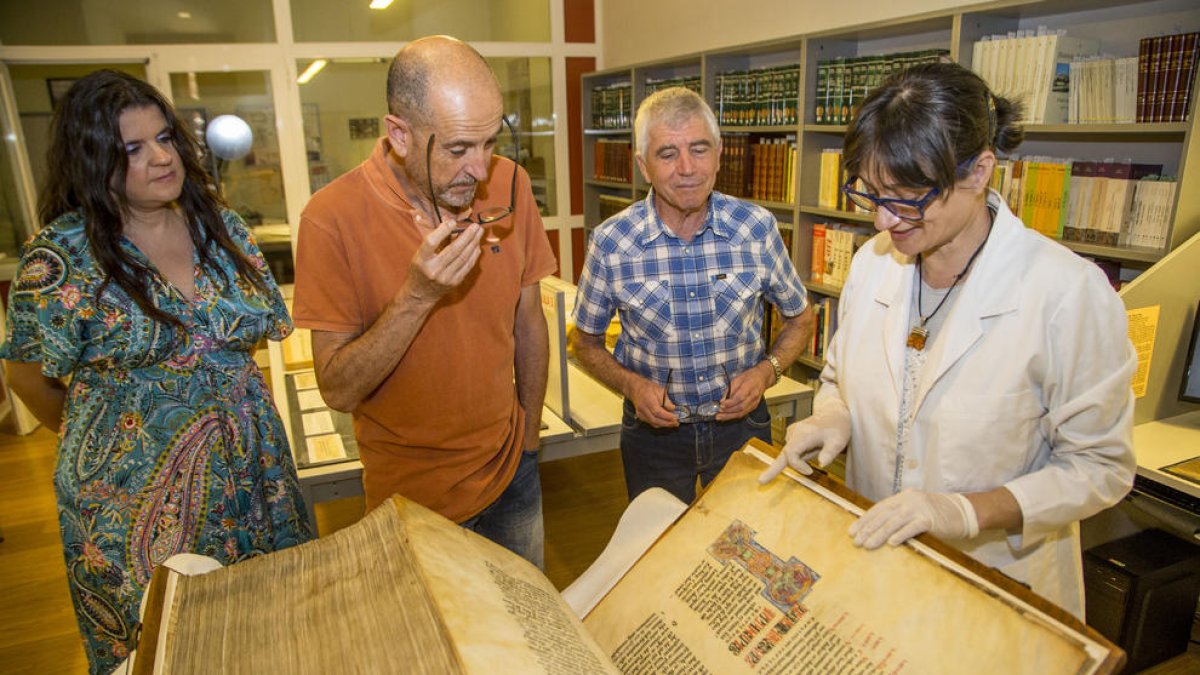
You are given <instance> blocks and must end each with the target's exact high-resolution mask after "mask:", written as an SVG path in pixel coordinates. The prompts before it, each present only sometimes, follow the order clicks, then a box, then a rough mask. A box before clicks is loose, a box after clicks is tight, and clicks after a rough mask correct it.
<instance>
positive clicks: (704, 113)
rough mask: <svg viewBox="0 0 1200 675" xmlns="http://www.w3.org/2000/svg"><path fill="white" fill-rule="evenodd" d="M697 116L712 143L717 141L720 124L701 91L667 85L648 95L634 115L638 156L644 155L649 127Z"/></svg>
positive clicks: (672, 126) (719, 136)
mask: <svg viewBox="0 0 1200 675" xmlns="http://www.w3.org/2000/svg"><path fill="white" fill-rule="evenodd" d="M696 117H699V118H700V119H702V120H704V125H705V126H707V127H708V133H709V134H710V135H712V140H713V143H714V144H718V143H720V142H721V127H720V125H718V124H717V116H716V115H714V114H713V111H712V108H710V107H708V103H707V102H706V101H705V100H704V98H703V97H701V96H700V94H697V93H696V92H694V91H692V90H691V89H688V88H687V87H667V88H666V89H659V90H658V91H656V92H654V93H653V94H651V95H650V96H647V97H646V100H644V101H642V104H641V105H639V106H638V109H637V115H636V116H635V117H634V119H633V131H634V135H635V136H636V137H637V155H638V157H642V158H643V159H644V158H645V157H646V146H647V145H648V144H649V143H650V127H652V126H656V125H658V124H666V125H667V126H668V127H670V128H672V129H673V128H676V127H678V126H681V125H682V124H683V123H685V122H687V121H688V120H690V119H694V118H696Z"/></svg>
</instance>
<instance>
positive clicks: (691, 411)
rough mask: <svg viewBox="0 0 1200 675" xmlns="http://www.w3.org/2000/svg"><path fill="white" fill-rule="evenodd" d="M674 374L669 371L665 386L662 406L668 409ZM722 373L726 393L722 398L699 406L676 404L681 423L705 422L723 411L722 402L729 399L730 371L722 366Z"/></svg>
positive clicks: (676, 413)
mask: <svg viewBox="0 0 1200 675" xmlns="http://www.w3.org/2000/svg"><path fill="white" fill-rule="evenodd" d="M674 372H675V371H674V369H668V370H667V383H666V384H664V385H663V400H662V406H663V407H664V408H665V407H667V401H669V400H670V398H669V397H668V395H667V392H668V391H670V389H671V375H672V374H673V373H674ZM721 373H722V374H724V376H725V393H723V394H721V398H720V399H719V400H716V401H705V402H704V403H701V404H700V405H697V406H689V405H683V404H681V403H676V404H675V416H676V417H677V418H679V421H680V422H704V421H707V420H711V419H713V418H714V417H716V416H717V413H718V412H720V411H721V401H724V400H725V399H727V398H729V387H730V382H729V370H728V369H727V368H726V367H725V364H721Z"/></svg>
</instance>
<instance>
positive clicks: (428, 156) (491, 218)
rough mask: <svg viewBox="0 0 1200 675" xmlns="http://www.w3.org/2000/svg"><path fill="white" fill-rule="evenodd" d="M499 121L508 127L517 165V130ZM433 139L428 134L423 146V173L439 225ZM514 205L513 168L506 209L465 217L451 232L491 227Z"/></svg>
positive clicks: (493, 208)
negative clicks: (472, 225)
mask: <svg viewBox="0 0 1200 675" xmlns="http://www.w3.org/2000/svg"><path fill="white" fill-rule="evenodd" d="M500 120H501V121H502V122H504V126H506V127H508V133H509V135H510V136H511V138H512V147H513V162H518V163H519V162H520V158H521V146H520V144H519V143H518V139H517V130H516V129H514V128H513V125H512V122H509V121H508V118H507V117H501V118H500ZM434 138H435V137H434V135H433V134H429V142H428V143H427V144H426V145H425V173H426V175H427V178H428V179H429V197H430V199H432V200H433V214H434V215H435V216H437V223H438V224H440V223H441V222H442V210H441V209H440V208H438V203H437V202H438V200H437V192H435V190H434V186H433V141H434ZM516 204H517V169H516V167H515V166H514V167H513V176H512V186H511V187H510V188H509V195H508V206H507V207H504V206H491V207H488V208H486V209H482V210H480V211H479V212H478V213H475V214H472V215H470V216H467V217H466V218H463V219H461V220H459V223H461V226H460V227H456V228H454V229H453V230H452V232H453V233H454V234H458V233H459V232H462V231H463V230H464V229H465V228H466V225H467V223H478V224H479V225H484V226H486V225H491V224H492V223H494V222H496V221H497V220H500V219H501V218H504V217H505V216H507V215H508V214H510V213H512V212H513V208H514V207H515V206H516Z"/></svg>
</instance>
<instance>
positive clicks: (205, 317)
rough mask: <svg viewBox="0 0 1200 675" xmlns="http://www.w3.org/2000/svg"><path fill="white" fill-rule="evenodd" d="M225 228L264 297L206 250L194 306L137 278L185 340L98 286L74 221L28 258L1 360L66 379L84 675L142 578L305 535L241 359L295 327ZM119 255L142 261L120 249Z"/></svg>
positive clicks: (62, 500) (281, 448) (66, 526)
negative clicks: (176, 561)
mask: <svg viewBox="0 0 1200 675" xmlns="http://www.w3.org/2000/svg"><path fill="white" fill-rule="evenodd" d="M223 217H224V220H225V226H226V227H227V228H228V231H229V233H230V235H231V237H232V239H233V241H234V243H235V244H236V245H237V246H238V247H240V249H241V250H242V251H243V252H245V253H246V255H247V256H248V257H249V259H250V260H251V262H252V263H253V265H254V267H255V268H256V269H257V270H259V271H260V272H261V273H262V274H263V275H264V276H265V277H266V278H267V280H268V282H269V284H268V285H269V287H270V289H271V293H270V294H269V296H267V297H264V296H263V295H262V294H261V293H258V292H256V291H255V290H254V288H253V287H252V286H250V285H249V284H248V283H246V282H245V281H244V280H242V279H240V278H238V277H237V274H236V272H235V268H234V266H233V264H232V262H231V261H230V260H229V259H228V257H227V256H226V255H225V254H223V253H221V252H219V251H218V252H217V253H216V257H217V260H218V261H219V265H220V267H221V268H222V270H221V271H222V272H223V275H222V274H215V273H213V272H212V271H211V270H208V269H202V268H201V267H200V265H199V258H198V257H197V258H195V260H196V272H195V275H196V276H195V280H196V293H195V298H194V299H193V300H192V301H190V302H189V301H188V300H187V298H186V297H184V296H183V295H182V294H181V293H180V292H179V291H178V290H177V289H175V287H173V286H171V285H170V284H169V283H167V282H165V281H163V280H161V279H160V278H158V277H155V278H153V279H151V280H149V282H148V284H149V289H150V294H151V297H152V298H153V301H154V302H155V303H156V304H157V306H158V307H159V308H161V309H163V310H164V311H166V312H168V313H170V314H172V315H173V316H176V317H178V318H179V319H180V321H181V322H182V323H183V324H184V326H185V328H186V330H184V331H181V330H179V329H177V328H174V327H172V326H169V325H167V324H164V323H161V322H156V321H153V320H151V319H150V318H149V317H147V316H146V315H145V313H143V312H142V311H141V310H140V309H139V308H138V306H137V305H136V304H135V303H134V302H133V301H132V300H131V299H130V298H129V296H128V295H127V294H125V292H124V291H122V290H121V289H120V287H118V286H117V285H116V284H115V283H111V284H108V286H107V287H105V288H104V290H103V294H102V296H101V297H100V298H97V297H96V291H97V290H98V289H99V287H100V285H101V282H102V281H103V277H102V275H101V273H100V271H99V269H98V267H97V264H96V262H95V259H94V258H93V256H92V253H91V250H90V249H89V247H88V240H87V236H86V234H85V233H84V226H83V220H82V218H81V217H80V216H79V215H78V214H67V215H65V216H63V217H61V218H59V219H58V220H56V221H55V222H54V223H52V224H51V225H50V226H48V227H46V228H44V229H43V230H42V231H41V232H39V233H38V234H37V235H35V236H34V237H33V238H32V239H30V241H29V242H28V243H27V244H26V245H25V250H24V253H23V255H22V257H21V264H20V270H19V273H18V277H17V280H16V281H15V282H14V283H13V286H12V290H11V292H10V295H9V310H8V330H9V339H8V341H7V342H6V343H5V344H4V345H3V346H0V358H4V359H9V360H12V361H26V362H41V364H42V372H43V373H44V374H45V375H47V376H49V377H55V378H68V377H69V381H68V384H67V387H68V389H67V397H66V402H65V408H64V411H63V421H62V426H61V432H60V437H59V452H58V463H57V466H56V469H55V476H54V489H55V493H56V496H57V501H58V514H59V525H60V528H61V530H62V540H63V548H64V555H65V558H66V565H67V582H68V584H69V585H70V590H71V599H72V600H73V602H74V603H75V613H76V617H77V619H78V621H79V628H80V631H81V632H82V634H83V637H84V645H85V648H86V651H87V653H88V660H89V661H90V663H91V670H92V672H108V671H110V670H111V669H112V668H113V667H115V666H116V665H117V664H118V663H119V662H120V660H121V659H123V658H124V657H125V656H126V655H127V653H128V650H129V649H130V646H131V644H132V643H133V641H134V639H135V637H136V636H135V632H136V626H137V616H138V604H139V603H140V601H141V597H142V591H143V589H144V588H145V587H146V584H147V582H148V581H149V580H150V573H151V572H152V571H153V569H154V567H155V566H156V565H158V564H159V563H161V562H163V561H164V560H166V559H167V558H169V557H170V556H171V555H173V554H175V553H181V552H191V553H199V554H201V555H207V556H211V557H213V558H216V559H218V560H220V561H221V562H222V563H223V564H226V565H228V564H230V563H235V562H238V561H239V560H243V559H245V558H248V557H250V556H255V555H259V554H262V553H267V552H269V551H274V550H277V549H281V548H286V547H288V546H294V545H296V544H299V543H302V542H304V541H307V540H309V539H311V538H312V532H311V528H310V525H309V522H308V516H307V512H306V511H305V508H304V504H303V500H302V498H301V496H300V487H299V483H298V480H297V477H296V468H295V465H294V464H293V462H292V456H291V453H290V451H289V449H288V443H287V437H286V436H285V434H284V430H283V425H282V422H281V421H280V418H279V415H278V413H277V412H276V410H275V407H274V405H273V404H272V401H271V396H270V393H269V392H268V390H267V388H266V384H265V382H264V381H263V376H262V373H261V372H260V371H259V369H258V367H257V366H256V365H255V363H254V359H253V350H254V348H255V345H257V344H258V342H259V340H260V339H261V338H262V337H263V336H266V337H268V338H270V339H275V340H279V339H282V338H283V337H285V336H286V335H287V334H288V333H290V332H291V330H292V325H291V320H290V318H289V317H288V314H287V310H286V308H285V307H284V304H283V298H282V297H281V296H280V294H279V290H278V288H277V287H276V286H275V283H274V280H273V279H272V278H271V276H270V271H269V269H268V268H267V266H266V263H265V261H264V260H263V258H262V254H261V253H260V252H259V250H258V248H257V246H256V245H255V244H254V242H253V240H252V239H251V237H250V234H249V232H248V231H247V229H246V226H245V224H244V223H243V222H242V220H241V219H240V218H239V217H238V216H237V215H236V214H234V213H233V212H232V211H226V212H224V214H223ZM121 245H122V246H124V247H125V250H126V251H127V252H128V253H129V254H130V255H132V256H134V257H136V258H137V259H139V260H141V261H142V262H146V263H147V264H149V263H148V261H147V260H146V259H145V257H144V256H143V255H142V254H141V252H140V251H138V249H137V248H136V247H134V246H133V245H132V244H131V243H130V242H129V241H128V240H122V242H121Z"/></svg>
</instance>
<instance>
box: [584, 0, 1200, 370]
mask: <svg viewBox="0 0 1200 675" xmlns="http://www.w3.org/2000/svg"><path fill="white" fill-rule="evenodd" d="M1039 26H1045V27H1046V28H1047V29H1050V30H1056V29H1066V30H1067V34H1068V35H1072V36H1077V37H1083V38H1088V39H1092V40H1096V41H1097V42H1098V43H1099V44H1100V46H1101V50H1102V51H1103V52H1105V53H1107V54H1111V55H1113V56H1118V57H1119V56H1136V55H1137V53H1138V42H1139V40H1140V39H1141V38H1142V37H1147V36H1155V35H1164V34H1171V33H1180V32H1189V31H1196V30H1200V5H1198V4H1197V3H1195V2H1194V0H1088V1H1084V0H1043V1H1041V2H1024V3H1013V2H1009V1H1000V2H994V3H989V4H981V5H975V6H972V7H970V8H967V9H961V10H956V9H949V10H944V11H939V12H934V13H926V14H921V15H919V16H914V17H907V18H899V19H896V20H892V21H883V22H872V23H865V24H862V25H858V26H850V27H845V28H839V29H835V30H830V31H825V32H819V33H812V34H799V35H795V36H792V37H789V38H784V39H776V40H770V41H765V42H760V43H754V44H748V45H740V46H735V47H722V48H720V49H717V50H712V51H706V52H700V53H694V54H688V55H684V56H680V57H677V58H675V59H671V60H667V61H663V62H658V63H649V64H644V65H634V66H631V67H630V68H627V69H624V70H618V71H606V72H601V73H592V74H589V75H585V76H584V78H583V91H584V92H585V96H584V99H585V101H586V99H587V98H588V97H587V96H586V94H587V93H588V92H590V91H591V89H592V87H593V86H602V85H604V84H606V83H607V82H611V81H612V80H613V79H614V78H622V77H623V78H627V79H629V80H630V81H632V82H633V91H634V100H633V102H632V103H633V106H634V109H635V110H636V107H637V104H638V103H639V102H640V101H641V100H642V97H643V92H644V81H643V80H644V75H643V74H644V73H659V74H660V76H679V75H693V74H695V73H699V75H700V78H701V82H702V93H703V95H704V96H705V98H706V99H707V100H708V102H709V104H710V105H712V106H713V108H714V110H717V103H718V101H717V100H716V98H715V97H716V95H717V84H718V82H717V76H718V75H719V74H721V73H727V72H730V71H748V70H754V69H766V68H782V67H786V66H798V67H799V69H800V72H799V92H798V100H797V102H796V105H797V111H798V119H797V120H796V123H795V124H783V125H777V124H772V125H729V124H723V125H721V132H722V133H723V134H728V133H748V134H754V135H763V136H787V135H795V137H796V144H797V150H796V152H797V157H796V168H795V171H794V173H795V176H794V180H795V182H796V184H795V186H794V191H795V195H796V199H795V203H781V202H762V201H757V202H756V203H759V204H762V205H764V206H766V207H767V208H770V209H771V211H772V212H773V213H775V215H776V217H777V218H778V219H779V221H780V223H781V225H783V224H784V223H788V224H789V226H790V227H791V228H792V230H793V236H792V256H793V260H794V262H795V264H796V267H797V270H798V271H799V272H800V276H801V278H803V279H805V280H806V282H807V281H808V280H809V278H810V276H809V272H810V263H811V260H812V227H813V225H814V224H816V223H827V222H838V223H847V224H850V225H864V224H871V223H872V222H873V220H874V217H873V215H872V214H869V213H849V212H843V211H839V210H836V209H829V208H821V207H819V206H817V204H818V200H817V196H818V189H819V183H820V181H819V177H820V158H821V153H822V151H824V150H825V149H827V148H840V147H841V146H842V138H843V136H844V135H845V133H846V125H845V124H817V123H815V120H814V111H813V107H814V105H813V101H814V99H815V88H816V74H817V66H818V63H819V62H820V61H822V60H828V59H833V58H836V57H842V58H858V57H869V56H881V55H889V54H896V53H901V52H918V51H924V50H947V51H948V52H949V56H950V58H951V59H952V60H955V61H957V62H959V63H962V64H964V65H967V66H970V65H971V58H972V51H973V44H974V43H975V42H976V41H977V40H979V39H980V38H981V37H983V36H989V35H993V34H1006V33H1008V32H1009V31H1018V30H1030V31H1033V30H1036V29H1037V28H1038V27H1039ZM639 87H641V89H639ZM1196 98H1197V94H1196V88H1193V91H1192V102H1191V103H1192V105H1191V111H1190V117H1189V121H1187V122H1172V123H1149V124H1147V123H1140V124H1134V123H1121V124H1029V125H1027V126H1026V127H1025V142H1024V143H1023V144H1022V145H1021V147H1020V148H1018V153H1019V154H1021V155H1023V156H1024V155H1049V156H1055V157H1069V158H1073V159H1079V160H1087V161H1100V160H1104V159H1106V158H1118V159H1124V158H1129V159H1131V160H1133V161H1135V162H1148V163H1156V164H1162V165H1163V172H1164V173H1166V174H1170V175H1173V176H1176V177H1177V180H1178V186H1177V189H1176V197H1175V204H1174V209H1173V213H1172V215H1171V219H1170V223H1171V225H1170V232H1169V233H1168V237H1167V240H1168V244H1167V246H1166V247H1165V248H1164V249H1162V250H1157V249H1145V248H1135V247H1115V246H1100V245H1096V244H1089V243H1080V242H1063V243H1064V245H1065V246H1067V247H1068V248H1070V249H1071V250H1073V251H1075V252H1076V253H1078V254H1080V255H1084V256H1088V257H1092V258H1097V259H1103V260H1108V261H1115V262H1116V263H1118V264H1120V265H1121V266H1122V267H1124V268H1129V269H1131V270H1142V269H1145V268H1147V267H1149V266H1150V265H1152V264H1153V263H1155V262H1156V261H1158V260H1159V259H1161V258H1162V257H1163V256H1164V255H1165V254H1167V253H1169V252H1170V251H1172V250H1174V249H1175V248H1177V247H1179V246H1180V245H1181V244H1182V243H1183V242H1184V241H1186V240H1187V239H1188V238H1189V237H1190V236H1192V235H1194V234H1196V233H1197V232H1198V231H1200V193H1198V192H1197V191H1196V190H1194V189H1190V187H1191V186H1193V185H1195V184H1196V183H1197V181H1198V180H1200V129H1198V128H1197V123H1196V118H1197V113H1198V111H1197V110H1196V108H1197V105H1196V100H1195V99H1196ZM589 120H590V111H588V110H587V109H586V105H585V110H584V126H585V127H588V126H589V124H588V121H589ZM601 133H606V132H600V131H587V132H585V136H592V135H600V134H601ZM624 133H631V132H628V131H626V132H624ZM585 144H586V140H585ZM585 155H586V153H585ZM1189 158H1190V159H1191V161H1190V162H1189V161H1188V160H1189ZM591 161H592V158H591V156H586V157H585V162H586V164H585V174H586V173H588V172H590V170H591V167H592V164H591ZM635 173H636V172H635ZM617 187H619V188H620V189H622V190H625V191H626V192H627V193H628V194H630V196H632V197H633V198H642V197H643V196H644V195H645V194H646V191H647V189H648V187H649V186H648V185H645V184H644V182H643V180H642V178H641V176H640V175H635V177H634V185H633V186H632V190H631V191H630V190H628V187H627V186H609V185H605V186H595V185H591V184H589V185H588V186H587V188H588V190H589V191H598V190H601V189H603V190H611V189H615V188H617ZM593 194H598V193H597V192H588V194H587V195H585V201H586V200H588V199H589V195H593ZM750 201H754V200H750ZM590 212H591V211H590V210H585V213H590ZM585 220H586V219H585ZM591 224H592V225H594V224H595V223H591ZM807 286H808V288H809V291H810V292H811V293H813V294H815V295H817V296H825V297H835V298H836V297H838V295H839V293H840V289H839V288H838V287H836V286H830V285H827V284H814V283H807ZM809 361H810V362H805V361H802V362H801V364H802V366H801V367H806V368H810V369H812V370H816V369H817V368H819V365H820V361H817V360H813V359H809Z"/></svg>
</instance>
